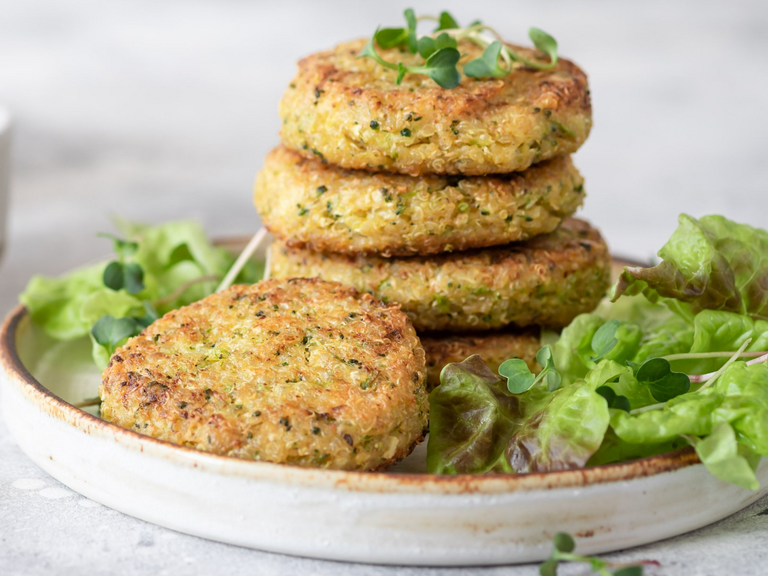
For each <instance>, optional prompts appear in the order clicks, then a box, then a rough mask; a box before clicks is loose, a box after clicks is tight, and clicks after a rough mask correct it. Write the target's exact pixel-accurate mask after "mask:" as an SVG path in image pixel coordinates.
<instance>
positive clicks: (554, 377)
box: [547, 370, 563, 392]
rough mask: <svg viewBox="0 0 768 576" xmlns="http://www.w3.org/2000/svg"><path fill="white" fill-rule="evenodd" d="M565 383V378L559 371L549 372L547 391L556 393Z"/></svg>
mask: <svg viewBox="0 0 768 576" xmlns="http://www.w3.org/2000/svg"><path fill="white" fill-rule="evenodd" d="M562 382H563V377H562V376H561V375H560V372H558V371H557V370H552V371H551V372H547V390H549V391H550V392H554V391H555V390H557V389H558V388H560V384H562Z"/></svg>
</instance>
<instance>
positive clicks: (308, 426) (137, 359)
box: [99, 279, 428, 470]
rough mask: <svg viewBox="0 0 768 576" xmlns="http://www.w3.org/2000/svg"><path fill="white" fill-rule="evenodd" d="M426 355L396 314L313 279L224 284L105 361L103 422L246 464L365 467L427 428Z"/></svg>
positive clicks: (390, 457) (406, 446)
mask: <svg viewBox="0 0 768 576" xmlns="http://www.w3.org/2000/svg"><path fill="white" fill-rule="evenodd" d="M425 378H426V372H425V365H424V350H423V348H422V347H421V344H420V342H419V339H418V337H417V336H416V332H415V331H414V329H413V326H412V324H411V322H410V321H409V320H408V317H407V316H406V315H405V314H403V313H402V312H401V311H400V310H399V307H398V306H397V305H391V304H390V305H387V304H383V303H382V302H380V301H378V300H376V299H374V298H373V297H372V296H370V295H369V294H360V293H358V292H357V291H356V290H354V289H352V288H348V287H345V286H342V285H341V284H338V283H335V282H324V281H322V280H319V279H291V280H274V279H273V280H264V281H262V282H259V283H257V284H254V285H252V286H243V285H239V286H233V287H231V288H229V289H227V290H225V291H223V292H220V293H218V294H213V295H211V296H208V297H207V298H204V299H203V300H200V301H199V302H195V303H194V304H191V305H190V306H186V307H184V308H181V309H179V310H176V311H174V312H169V313H168V314H166V315H165V316H164V317H163V318H161V319H160V320H157V321H156V322H154V323H153V324H152V325H151V326H149V327H148V328H147V329H146V330H144V332H142V333H141V334H140V335H138V336H136V337H134V338H131V339H130V340H128V342H127V343H126V344H125V345H124V346H122V347H121V348H119V349H118V350H117V351H116V352H115V354H114V355H113V356H112V359H111V361H110V364H109V367H108V368H107V369H106V370H105V371H104V374H103V376H102V385H101V388H100V390H99V392H100V396H101V400H102V404H101V414H102V417H104V418H105V419H106V420H109V421H111V422H114V423H115V424H118V425H120V426H122V427H124V428H130V429H133V430H135V431H137V432H140V433H142V434H147V435H149V436H153V437H155V438H159V439H162V440H167V441H170V442H175V443H177V444H182V445H184V446H190V447H192V448H197V449H200V450H205V451H209V452H215V453H217V454H225V455H229V456H238V457H242V458H249V459H254V460H264V461H268V462H279V463H286V464H296V465H300V466H315V467H323V468H337V469H359V470H373V469H378V468H382V467H385V466H387V465H388V464H390V463H392V462H395V461H397V460H399V459H401V458H403V457H405V456H406V455H408V454H409V453H410V452H411V450H412V449H413V447H414V445H415V444H416V443H418V442H419V441H421V439H422V438H423V432H424V429H425V427H426V425H427V418H428V403H427V391H426V383H425Z"/></svg>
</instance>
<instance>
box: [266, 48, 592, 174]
mask: <svg viewBox="0 0 768 576" xmlns="http://www.w3.org/2000/svg"><path fill="white" fill-rule="evenodd" d="M365 42H366V41H365V40H356V41H353V42H348V43H345V44H341V45H339V46H337V47H336V48H334V49H332V50H328V51H326V52H320V53H317V54H313V55H311V56H308V57H306V58H304V59H302V60H301V61H300V62H299V71H298V73H297V75H296V76H295V78H294V79H293V81H292V82H291V83H290V85H289V88H288V89H287V90H286V92H285V94H284V95H283V99H282V101H281V102H280V117H281V119H282V130H281V132H280V136H281V138H282V140H283V143H285V144H286V145H287V146H290V147H291V148H293V149H295V150H298V151H299V152H301V153H302V154H304V155H305V156H307V157H312V156H315V157H318V158H320V159H322V160H324V161H327V162H329V163H331V164H336V165H339V166H342V167H344V168H354V169H363V170H372V171H382V170H388V171H393V172H401V173H405V174H412V175H418V174H425V173H435V174H471V175H483V174H492V173H501V172H513V171H519V170H525V169H526V168H527V167H528V166H530V165H531V164H534V163H536V162H540V161H542V160H547V159H549V158H554V157H556V156H562V155H565V154H571V153H573V152H575V151H576V150H577V149H578V148H579V146H581V144H582V143H583V142H584V140H586V138H587V136H588V135H589V131H590V129H591V126H592V108H591V104H590V98H589V88H588V85H587V78H586V75H585V74H584V72H583V71H582V70H581V69H580V68H579V67H578V66H576V65H575V64H573V63H572V62H570V61H568V60H560V61H559V62H558V64H557V66H556V67H555V68H554V69H553V70H548V71H544V70H534V69H532V68H527V67H525V66H523V65H521V64H513V70H512V72H510V74H509V75H508V76H507V77H506V78H503V79H496V78H492V79H484V80H477V79H473V78H466V77H464V78H463V80H462V82H461V84H460V85H459V86H457V87H456V88H453V89H450V90H448V89H444V88H440V87H439V86H438V85H437V84H435V83H434V82H433V81H432V80H431V79H429V78H428V77H427V76H423V75H407V76H406V77H405V79H404V80H403V82H402V84H401V85H399V86H398V85H397V84H396V83H395V79H396V76H397V73H396V72H395V71H392V70H388V69H386V68H384V67H382V66H380V65H379V64H377V63H376V62H374V61H373V60H371V59H370V58H362V59H359V58H358V57H357V56H358V54H359V53H360V50H361V49H362V48H363V46H364V44H365ZM513 48H514V49H515V50H517V51H519V52H520V53H522V54H523V55H525V56H527V57H528V58H542V55H541V54H540V53H538V52H536V51H534V50H529V49H526V48H520V47H513ZM459 51H460V52H461V53H462V54H464V56H463V57H462V60H461V61H460V64H459V68H460V69H461V68H462V67H463V65H464V64H465V63H466V62H467V61H469V60H470V59H473V58H476V57H478V56H480V55H481V54H482V49H481V48H479V47H478V46H476V45H475V44H472V43H471V42H467V41H461V42H460V44H459ZM379 53H380V54H381V56H382V57H384V58H386V59H388V60H390V61H403V62H404V63H405V64H406V65H407V64H409V63H410V64H416V63H417V61H418V59H419V57H418V56H417V55H412V54H409V53H408V52H403V51H400V50H399V49H397V48H392V49H389V50H383V49H379ZM372 122H373V123H374V124H373V127H372V124H371V123H372Z"/></svg>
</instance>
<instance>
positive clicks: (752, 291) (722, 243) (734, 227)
mask: <svg viewBox="0 0 768 576" xmlns="http://www.w3.org/2000/svg"><path fill="white" fill-rule="evenodd" d="M658 255H659V257H660V258H662V262H661V264H659V265H658V266H655V267H653V268H637V267H627V268H625V269H624V272H623V273H622V275H621V277H620V278H619V281H618V282H617V284H616V286H614V289H613V293H612V295H611V299H612V300H616V299H617V298H619V297H620V296H621V295H622V294H638V293H641V292H642V293H643V294H645V295H646V297H648V298H649V299H651V300H655V299H658V298H659V297H660V296H661V297H665V298H671V299H674V300H677V301H679V302H684V303H687V304H690V306H691V309H692V311H693V312H694V313H696V312H700V311H701V310H725V311H729V312H737V313H739V314H745V315H748V316H753V317H756V318H768V232H766V231H765V230H759V229H756V228H753V227H751V226H748V225H746V224H738V223H736V222H732V221H730V220H728V219H726V218H724V217H722V216H704V217H703V218H701V219H699V220H696V219H695V218H692V217H691V216H688V215H685V214H681V215H680V218H679V226H678V228H677V230H676V231H675V232H674V233H673V234H672V237H671V238H670V239H669V241H668V242H667V243H666V244H665V245H664V246H663V247H662V249H661V250H660V251H659V253H658Z"/></svg>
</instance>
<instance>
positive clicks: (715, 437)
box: [693, 422, 760, 490]
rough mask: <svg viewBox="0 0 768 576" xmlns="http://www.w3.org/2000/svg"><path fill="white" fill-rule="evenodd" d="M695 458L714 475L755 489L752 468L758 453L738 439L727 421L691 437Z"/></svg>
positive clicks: (757, 459) (757, 461)
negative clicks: (700, 437) (693, 437)
mask: <svg viewBox="0 0 768 576" xmlns="http://www.w3.org/2000/svg"><path fill="white" fill-rule="evenodd" d="M693 446H694V448H695V449H696V454H698V456H699V459H700V460H701V461H702V463H703V464H704V465H705V466H706V467H707V469H708V470H709V471H710V473H711V474H712V475H713V476H715V477H716V478H720V479H721V480H725V481H726V482H730V483H731V484H736V485H737V486H741V487H742V488H746V489H747V490H757V489H758V488H760V483H759V482H758V481H757V477H756V476H755V470H756V469H757V465H758V463H759V462H760V456H759V455H758V454H755V452H754V451H753V450H751V449H750V448H748V447H746V446H743V445H741V444H739V443H738V441H737V439H736V432H735V431H734V429H733V427H732V426H731V425H730V424H728V423H727V422H722V423H720V424H718V425H717V426H716V427H715V429H714V430H712V433H711V434H710V435H709V436H707V437H706V438H704V439H703V440H702V439H694V440H693Z"/></svg>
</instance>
